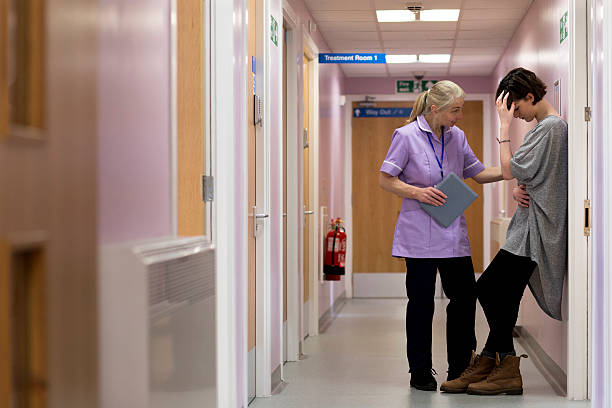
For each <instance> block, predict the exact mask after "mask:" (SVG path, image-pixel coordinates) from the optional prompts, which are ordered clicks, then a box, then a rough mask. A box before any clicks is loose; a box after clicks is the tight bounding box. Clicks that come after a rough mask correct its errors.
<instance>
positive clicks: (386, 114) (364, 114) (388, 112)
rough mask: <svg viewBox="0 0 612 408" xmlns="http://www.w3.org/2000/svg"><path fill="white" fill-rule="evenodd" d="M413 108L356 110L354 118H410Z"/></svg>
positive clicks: (354, 110)
mask: <svg viewBox="0 0 612 408" xmlns="http://www.w3.org/2000/svg"><path fill="white" fill-rule="evenodd" d="M411 113H412V108H354V109H353V117H354V118H408V117H410V114H411Z"/></svg>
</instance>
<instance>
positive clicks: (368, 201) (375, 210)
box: [352, 102, 412, 273]
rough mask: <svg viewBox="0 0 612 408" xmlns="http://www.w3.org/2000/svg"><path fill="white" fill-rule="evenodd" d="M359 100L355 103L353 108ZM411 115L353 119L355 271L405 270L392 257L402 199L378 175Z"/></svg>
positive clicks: (389, 104)
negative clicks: (383, 186) (384, 186)
mask: <svg viewBox="0 0 612 408" xmlns="http://www.w3.org/2000/svg"><path fill="white" fill-rule="evenodd" d="M376 106H378V107H411V106H412V102H379V103H377V104H376ZM357 107H359V103H357V102H355V103H353V108H357ZM407 119H408V118H353V148H352V150H353V228H354V234H355V235H354V237H353V248H354V250H353V271H354V273H389V272H405V271H406V267H405V265H404V262H403V261H402V260H401V259H398V258H393V257H392V256H391V246H392V244H393V232H394V230H395V222H396V221H397V216H398V215H399V212H400V208H401V205H402V200H401V199H400V198H399V197H397V196H395V195H393V194H390V193H386V192H384V191H382V190H381V189H380V187H379V185H378V175H379V169H380V165H381V164H382V162H383V160H384V159H385V156H386V155H387V150H389V144H390V143H391V136H392V135H393V131H394V130H395V129H397V128H398V127H401V126H403V125H404V124H405V123H406V120H407Z"/></svg>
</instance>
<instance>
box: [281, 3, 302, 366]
mask: <svg viewBox="0 0 612 408" xmlns="http://www.w3.org/2000/svg"><path fill="white" fill-rule="evenodd" d="M282 23H284V24H285V25H286V26H287V38H286V41H287V55H288V56H289V58H288V59H287V84H294V85H295V86H287V118H286V120H287V146H286V149H287V158H288V160H287V361H299V359H300V340H301V339H300V333H301V330H300V327H301V326H300V309H301V307H300V305H302V304H303V299H302V298H303V293H302V291H301V290H300V287H301V285H300V271H301V270H302V267H301V266H300V265H301V263H300V262H299V261H300V245H301V242H302V239H301V236H300V215H301V214H302V211H303V210H302V208H303V207H302V206H301V205H300V203H299V183H298V180H299V177H300V170H299V162H298V160H297V158H298V157H300V154H301V153H302V148H301V146H300V144H299V143H298V140H299V137H298V136H299V128H298V126H299V124H298V106H299V104H298V64H297V61H298V59H297V58H298V55H299V54H298V50H299V47H298V45H299V44H298V43H299V41H298V39H299V37H298V34H299V21H298V18H297V14H296V13H295V11H294V10H293V8H292V7H291V5H289V2H288V1H287V0H283V22H282ZM281 27H282V25H281ZM283 40H285V39H283ZM300 53H301V51H300ZM293 57H295V59H293ZM292 61H293V62H295V63H293V62H292ZM284 120H285V118H284ZM290 157H293V158H294V159H296V160H289V158H290ZM281 296H282V294H281ZM281 320H282V315H281ZM281 323H282V322H281ZM284 335H285V332H284V330H283V336H284ZM281 344H282V345H283V347H284V341H283V342H281ZM281 370H282V369H281Z"/></svg>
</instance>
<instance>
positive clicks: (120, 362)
mask: <svg viewBox="0 0 612 408" xmlns="http://www.w3.org/2000/svg"><path fill="white" fill-rule="evenodd" d="M215 292H216V285H215V250H214V248H213V247H212V246H211V245H210V243H209V242H207V241H205V240H204V239H202V238H172V239H165V240H157V241H153V242H145V243H132V244H128V245H117V246H108V247H104V248H103V249H102V251H101V253H100V317H101V319H100V337H101V344H100V349H101V360H100V365H101V379H100V380H101V392H102V408H121V407H129V408H139V407H142V408H145V407H146V408H170V407H171V408H177V407H181V408H191V407H194V408H195V407H205V406H216V393H217V385H216V357H215V356H216V323H215V313H216V309H215V302H216V296H215Z"/></svg>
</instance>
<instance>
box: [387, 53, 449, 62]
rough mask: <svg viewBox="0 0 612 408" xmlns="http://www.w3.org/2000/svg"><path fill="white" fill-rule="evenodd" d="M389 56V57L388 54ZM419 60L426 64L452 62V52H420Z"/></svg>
mask: <svg viewBox="0 0 612 408" xmlns="http://www.w3.org/2000/svg"><path fill="white" fill-rule="evenodd" d="M387 58H389V57H388V56H387ZM419 62H423V63H426V64H442V63H448V62H450V54H419Z"/></svg>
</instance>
